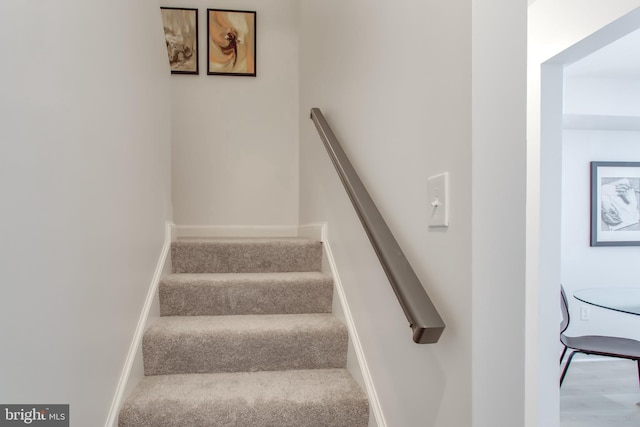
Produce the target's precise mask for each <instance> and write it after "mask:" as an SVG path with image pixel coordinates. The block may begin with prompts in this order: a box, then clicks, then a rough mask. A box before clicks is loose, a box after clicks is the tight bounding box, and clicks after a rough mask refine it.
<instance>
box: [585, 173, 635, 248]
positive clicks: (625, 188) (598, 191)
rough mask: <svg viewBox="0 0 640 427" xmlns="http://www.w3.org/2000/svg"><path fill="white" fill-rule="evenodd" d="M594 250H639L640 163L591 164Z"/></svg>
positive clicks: (592, 237)
mask: <svg viewBox="0 0 640 427" xmlns="http://www.w3.org/2000/svg"><path fill="white" fill-rule="evenodd" d="M591 246H640V162H591Z"/></svg>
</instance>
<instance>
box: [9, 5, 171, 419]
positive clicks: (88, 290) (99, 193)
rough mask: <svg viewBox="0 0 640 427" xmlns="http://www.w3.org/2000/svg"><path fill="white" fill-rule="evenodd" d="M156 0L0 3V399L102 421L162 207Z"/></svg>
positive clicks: (165, 108)
mask: <svg viewBox="0 0 640 427" xmlns="http://www.w3.org/2000/svg"><path fill="white" fill-rule="evenodd" d="M159 22H160V12H159V10H158V4H157V1H155V0H141V1H135V2H132V1H129V0H108V1H106V0H104V1H101V0H98V1H92V2H85V1H82V0H66V1H60V2H41V1H34V2H25V1H22V0H7V1H3V2H2V3H0V37H1V38H2V40H11V42H10V43H7V44H6V46H5V49H4V55H6V56H5V58H7V61H6V62H5V66H3V67H2V70H1V71H0V77H1V78H0V94H1V95H0V112H1V114H0V128H2V143H0V194H1V197H2V201H1V202H0V206H1V209H0V210H1V214H0V218H1V219H2V221H1V222H0V242H1V245H0V271H2V285H1V286H2V296H1V297H0V342H1V343H2V345H1V347H2V350H1V351H0V378H2V380H1V381H0V402H2V403H16V404H29V403H33V404H62V403H67V404H70V410H71V425H75V426H99V425H104V422H105V419H106V417H107V413H108V411H109V408H110V405H111V402H112V399H113V396H114V393H115V390H116V384H117V383H118V379H119V378H120V374H121V371H122V367H123V365H124V361H125V358H126V356H127V351H128V350H129V346H130V344H131V340H132V336H133V333H134V328H135V326H136V323H137V322H138V317H139V315H140V311H141V308H142V305H143V302H144V299H145V296H146V293H147V289H148V287H149V285H150V283H151V281H152V277H153V274H154V270H155V268H156V264H157V262H158V258H159V257H160V253H161V250H162V245H163V239H164V230H165V222H166V221H167V220H170V219H171V181H170V172H171V168H170V132H171V129H170V92H169V89H170V88H169V69H168V66H167V62H166V49H165V47H164V44H163V43H162V27H161V26H160V25H159Z"/></svg>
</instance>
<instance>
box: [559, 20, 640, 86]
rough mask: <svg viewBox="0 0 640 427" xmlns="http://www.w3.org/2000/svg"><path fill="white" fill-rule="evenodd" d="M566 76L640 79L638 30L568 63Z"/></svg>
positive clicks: (639, 40) (639, 35) (639, 37)
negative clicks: (576, 60)
mask: <svg viewBox="0 0 640 427" xmlns="http://www.w3.org/2000/svg"><path fill="white" fill-rule="evenodd" d="M564 72H565V76H566V77H592V78H612V79H625V80H638V79H640V30H636V31H635V32H633V33H631V34H629V35H627V36H624V37H622V38H620V39H618V40H616V41H615V42H613V43H611V44H609V45H607V46H605V47H603V48H602V49H600V50H598V51H596V52H594V53H592V54H591V55H589V56H587V57H585V58H583V59H581V60H580V61H578V62H575V63H573V64H571V65H568V66H566V67H565V69H564Z"/></svg>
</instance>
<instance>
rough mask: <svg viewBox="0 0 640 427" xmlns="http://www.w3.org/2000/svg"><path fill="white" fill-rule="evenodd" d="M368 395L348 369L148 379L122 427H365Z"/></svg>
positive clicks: (123, 412)
mask: <svg viewBox="0 0 640 427" xmlns="http://www.w3.org/2000/svg"><path fill="white" fill-rule="evenodd" d="M368 415H369V409H368V402H367V398H366V396H365V394H364V393H363V392H362V390H361V389H360V388H359V387H358V385H357V384H356V383H355V381H354V380H353V379H352V378H351V377H350V376H349V374H348V373H347V372H346V371H345V370H344V369H327V370H325V369H316V370H301V371H278V372H239V373H216V374H187V375H160V376H152V377H145V378H144V379H143V380H142V382H141V383H140V384H139V385H138V386H137V388H136V389H135V390H134V391H133V392H132V394H131V396H130V397H129V399H128V400H127V401H126V403H125V404H124V406H123V407H122V410H121V412H120V418H119V423H118V426H119V427H177V426H181V427H223V426H224V427H231V426H235V427H250V426H251V427H266V426H271V427H366V426H367V425H368Z"/></svg>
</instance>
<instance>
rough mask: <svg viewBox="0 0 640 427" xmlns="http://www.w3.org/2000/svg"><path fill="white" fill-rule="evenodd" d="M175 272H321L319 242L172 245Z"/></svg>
mask: <svg viewBox="0 0 640 427" xmlns="http://www.w3.org/2000/svg"><path fill="white" fill-rule="evenodd" d="M171 259H172V271H173V272H174V273H261V272H278V271H320V269H321V264H322V242H320V241H317V240H310V239H304V238H297V237H290V238H276V239H272V238H210V239H188V240H177V241H175V242H173V243H172V244H171Z"/></svg>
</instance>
